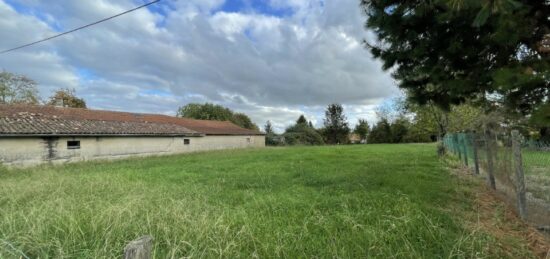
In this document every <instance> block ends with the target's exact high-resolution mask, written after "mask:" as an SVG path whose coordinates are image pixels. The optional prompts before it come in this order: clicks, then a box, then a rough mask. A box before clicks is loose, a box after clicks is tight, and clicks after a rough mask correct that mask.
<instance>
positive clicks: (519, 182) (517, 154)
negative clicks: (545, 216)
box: [512, 130, 527, 220]
mask: <svg viewBox="0 0 550 259" xmlns="http://www.w3.org/2000/svg"><path fill="white" fill-rule="evenodd" d="M520 138H521V137H520V135H519V131H517V130H513V131H512V149H513V152H514V165H515V169H516V193H517V199H518V211H519V215H520V217H521V218H522V219H524V220H525V219H526V218H527V204H526V198H525V192H526V191H525V177H524V174H523V161H522V158H521V139H520Z"/></svg>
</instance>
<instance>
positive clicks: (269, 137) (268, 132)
mask: <svg viewBox="0 0 550 259" xmlns="http://www.w3.org/2000/svg"><path fill="white" fill-rule="evenodd" d="M264 132H265V144H266V145H267V146H277V145H282V143H280V137H279V136H278V135H277V134H276V133H275V131H274V130H273V125H271V121H267V122H266V123H265V126H264Z"/></svg>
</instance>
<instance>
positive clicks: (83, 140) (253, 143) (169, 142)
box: [0, 136, 265, 166]
mask: <svg viewBox="0 0 550 259" xmlns="http://www.w3.org/2000/svg"><path fill="white" fill-rule="evenodd" d="M185 139H188V140H189V144H188V145H186V144H185ZM68 141H80V148H79V149H70V148H68V146H67V142H68ZM264 146H265V136H204V137H47V138H41V137H0V163H2V164H4V165H7V166H31V165H37V164H41V163H50V162H51V163H64V162H74V161H86V160H94V159H117V158H127V157H132V156H150V155H163V154H177V153H187V152H194V151H205V150H220V149H232V148H252V147H256V148H257V147H264Z"/></svg>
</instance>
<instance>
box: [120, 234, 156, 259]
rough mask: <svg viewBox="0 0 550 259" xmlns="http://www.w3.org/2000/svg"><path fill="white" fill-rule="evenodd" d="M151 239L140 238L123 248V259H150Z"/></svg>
mask: <svg viewBox="0 0 550 259" xmlns="http://www.w3.org/2000/svg"><path fill="white" fill-rule="evenodd" d="M152 250H153V237H151V236H142V237H140V238H138V239H136V240H134V241H132V242H130V243H128V244H127V245H126V247H124V259H151V258H152V257H151V251H152Z"/></svg>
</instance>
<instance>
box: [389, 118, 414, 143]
mask: <svg viewBox="0 0 550 259" xmlns="http://www.w3.org/2000/svg"><path fill="white" fill-rule="evenodd" d="M409 127H410V123H409V121H408V120H407V118H405V117H400V118H398V119H396V120H395V121H394V122H393V123H392V124H391V125H390V132H391V142H390V143H402V142H405V139H406V136H407V133H408V132H409Z"/></svg>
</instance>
